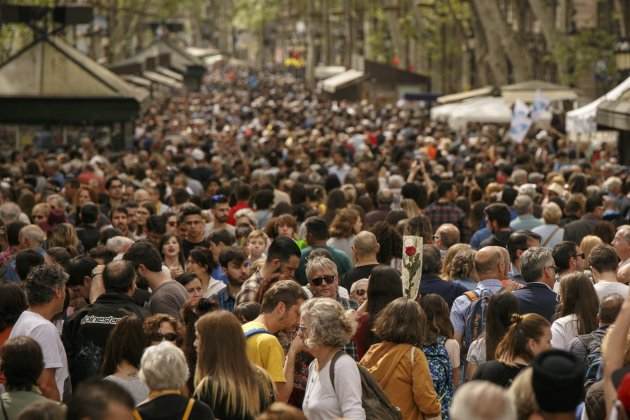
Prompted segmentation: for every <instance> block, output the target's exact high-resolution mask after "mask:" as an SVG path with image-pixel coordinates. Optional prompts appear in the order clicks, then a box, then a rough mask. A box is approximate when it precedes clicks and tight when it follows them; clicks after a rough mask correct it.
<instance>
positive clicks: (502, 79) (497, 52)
mask: <svg viewBox="0 0 630 420" xmlns="http://www.w3.org/2000/svg"><path fill="white" fill-rule="evenodd" d="M487 2H488V0H474V1H473V4H474V9H475V12H476V13H475V14H476V16H477V19H479V24H480V26H481V28H482V30H483V34H484V38H485V41H486V46H487V56H486V59H485V62H486V63H487V65H488V67H489V68H490V73H491V74H492V79H493V81H494V83H495V84H496V85H498V86H503V85H505V84H507V81H508V77H507V74H508V68H507V63H506V60H505V54H504V52H503V47H502V46H501V42H500V40H499V37H500V34H499V30H498V28H497V23H496V22H494V21H493V20H492V17H491V16H490V15H489V14H488V11H487V9H488V5H487Z"/></svg>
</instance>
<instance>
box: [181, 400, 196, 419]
mask: <svg viewBox="0 0 630 420" xmlns="http://www.w3.org/2000/svg"><path fill="white" fill-rule="evenodd" d="M193 405H195V400H193V399H192V398H191V399H189V400H188V404H187V405H186V411H184V416H183V417H182V420H188V419H189V418H190V413H191V412H192V409H193Z"/></svg>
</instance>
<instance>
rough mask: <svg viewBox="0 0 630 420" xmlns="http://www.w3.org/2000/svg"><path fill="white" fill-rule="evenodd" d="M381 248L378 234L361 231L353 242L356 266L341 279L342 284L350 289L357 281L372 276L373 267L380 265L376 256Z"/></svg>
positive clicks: (353, 258)
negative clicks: (377, 237) (377, 238)
mask: <svg viewBox="0 0 630 420" xmlns="http://www.w3.org/2000/svg"><path fill="white" fill-rule="evenodd" d="M379 249H380V246H379V244H378V241H377V240H376V236H374V234H373V233H372V232H369V231H367V230H364V231H361V232H359V233H358V234H357V236H356V237H355V238H354V242H353V243H352V261H353V262H354V268H353V269H352V270H350V271H348V272H347V273H346V275H345V276H344V277H343V279H341V285H342V286H343V287H345V288H346V289H348V290H350V289H351V288H352V284H353V283H354V282H355V281H357V280H359V279H364V278H368V277H370V274H371V273H372V269H373V268H374V267H376V266H377V265H378V260H377V259H376V256H377V255H378V251H379Z"/></svg>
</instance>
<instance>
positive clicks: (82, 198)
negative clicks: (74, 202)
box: [79, 190, 92, 207]
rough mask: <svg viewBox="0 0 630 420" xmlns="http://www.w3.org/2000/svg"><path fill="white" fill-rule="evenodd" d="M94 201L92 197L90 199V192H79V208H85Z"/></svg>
mask: <svg viewBox="0 0 630 420" xmlns="http://www.w3.org/2000/svg"><path fill="white" fill-rule="evenodd" d="M90 201H92V197H90V193H89V191H88V190H79V206H80V207H83V205H85V203H89V202H90Z"/></svg>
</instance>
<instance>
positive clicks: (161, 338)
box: [151, 332, 177, 342]
mask: <svg viewBox="0 0 630 420" xmlns="http://www.w3.org/2000/svg"><path fill="white" fill-rule="evenodd" d="M164 340H166V341H170V342H174V341H175V340H177V334H175V333H166V334H162V333H159V332H156V333H154V334H151V341H164Z"/></svg>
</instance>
